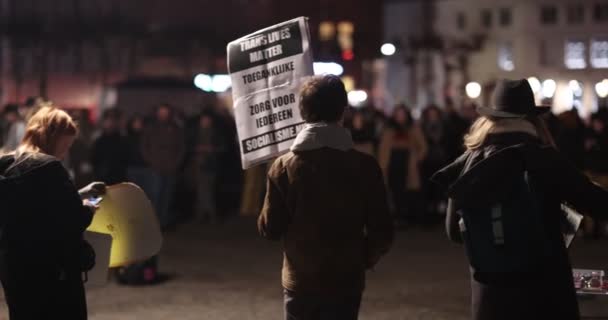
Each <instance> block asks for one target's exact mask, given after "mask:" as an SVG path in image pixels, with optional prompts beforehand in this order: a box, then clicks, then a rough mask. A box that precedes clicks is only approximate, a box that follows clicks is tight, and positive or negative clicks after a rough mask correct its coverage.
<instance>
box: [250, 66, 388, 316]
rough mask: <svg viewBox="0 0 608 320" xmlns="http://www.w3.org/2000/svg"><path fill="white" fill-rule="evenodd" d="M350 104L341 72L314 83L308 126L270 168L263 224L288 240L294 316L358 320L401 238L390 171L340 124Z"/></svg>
mask: <svg viewBox="0 0 608 320" xmlns="http://www.w3.org/2000/svg"><path fill="white" fill-rule="evenodd" d="M347 104H348V102H347V98H346V91H345V89H344V84H343V83H342V81H341V80H340V78H338V77H335V76H324V77H319V78H313V79H312V80H310V81H309V82H307V83H306V84H305V85H304V86H303V89H302V91H301V102H300V111H301V114H302V117H303V118H304V120H305V121H306V126H305V128H304V129H303V130H302V131H301V132H300V134H299V135H298V136H297V138H296V140H295V142H294V144H293V146H292V148H291V152H290V153H288V154H286V155H284V156H282V157H280V158H278V159H277V160H276V161H275V162H274V164H273V165H272V167H271V168H270V171H269V173H268V184H267V193H266V199H265V201H264V208H263V209H262V213H261V215H260V217H259V220H258V228H259V231H260V233H261V234H262V235H263V236H264V237H266V238H268V239H271V240H282V241H283V250H284V252H285V255H284V257H285V258H284V263H283V287H284V288H285V318H286V319H289V320H301V319H344V320H349V319H357V317H358V314H359V307H360V304H361V296H362V292H363V289H364V283H365V271H366V270H368V269H370V268H372V267H373V266H374V265H376V263H378V261H379V260H380V258H381V257H382V256H383V255H384V254H385V253H386V252H387V251H388V250H389V248H390V246H391V242H392V239H393V227H392V221H391V217H390V214H389V210H388V206H387V203H386V192H385V188H384V182H383V179H382V171H381V170H380V168H379V167H378V164H377V163H376V160H375V159H374V158H373V157H371V156H369V155H366V154H363V153H360V152H358V151H355V150H353V146H354V144H353V141H352V138H351V136H350V134H349V132H348V130H346V129H344V128H343V127H342V126H341V125H340V123H341V120H342V117H343V113H344V110H345V107H346V105H347Z"/></svg>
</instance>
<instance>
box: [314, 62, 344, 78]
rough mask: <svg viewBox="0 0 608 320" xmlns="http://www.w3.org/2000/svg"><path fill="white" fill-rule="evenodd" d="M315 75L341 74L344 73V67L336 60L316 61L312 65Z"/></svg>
mask: <svg viewBox="0 0 608 320" xmlns="http://www.w3.org/2000/svg"><path fill="white" fill-rule="evenodd" d="M312 67H313V70H314V71H315V75H317V76H318V75H323V74H332V75H334V76H341V75H342V74H343V73H344V67H342V65H340V64H339V63H335V62H315V63H313V65H312Z"/></svg>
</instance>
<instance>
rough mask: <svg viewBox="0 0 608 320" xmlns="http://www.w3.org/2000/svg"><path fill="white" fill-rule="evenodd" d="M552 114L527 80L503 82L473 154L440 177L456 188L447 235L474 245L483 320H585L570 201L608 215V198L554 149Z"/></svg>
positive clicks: (470, 146) (477, 303)
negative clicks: (572, 254)
mask: <svg viewBox="0 0 608 320" xmlns="http://www.w3.org/2000/svg"><path fill="white" fill-rule="evenodd" d="M549 110H550V108H548V107H537V106H535V103H534V94H533V93H532V89H531V88H530V85H529V84H528V82H527V81H526V80H525V79H524V80H519V81H510V80H502V81H500V82H499V83H498V85H497V87H496V89H495V92H494V96H493V101H492V105H491V106H490V107H483V108H478V112H479V113H480V114H481V115H482V117H481V118H479V120H477V121H476V122H475V124H473V126H472V128H471V130H470V132H469V134H468V135H467V136H466V138H465V145H466V147H467V151H466V152H465V153H464V154H463V155H462V156H461V157H460V158H458V159H457V160H456V161H455V162H453V163H452V164H450V165H449V166H448V167H446V168H444V169H442V170H441V171H439V172H438V173H437V174H436V175H435V176H434V178H433V179H434V180H435V181H437V182H438V183H440V184H441V185H443V186H445V187H447V188H448V196H449V204H448V212H447V219H446V227H447V233H448V236H449V237H450V239H452V240H454V241H458V242H464V244H465V247H466V251H467V255H468V258H469V263H470V265H471V288H472V313H473V316H472V318H473V319H475V320H485V319H487V320H512V319H519V320H532V319H560V320H574V319H579V317H580V316H579V309H578V303H577V298H576V293H575V289H574V283H573V277H572V266H571V264H570V259H569V257H568V253H567V251H566V245H565V243H564V236H563V234H562V230H563V229H562V226H563V224H564V222H565V214H564V212H563V211H562V204H563V203H567V204H568V205H570V206H572V207H573V208H574V209H576V210H578V211H580V212H581V213H586V214H589V215H592V216H596V217H597V216H602V215H603V216H605V215H606V212H608V205H607V204H606V201H605V199H606V198H607V197H608V193H607V192H606V191H605V190H604V189H602V188H601V187H599V186H597V185H595V184H593V183H592V182H591V181H589V179H588V178H587V177H586V176H585V175H583V174H582V173H581V172H579V171H578V170H577V169H576V168H575V167H574V166H572V165H571V164H570V163H569V162H568V161H567V160H566V159H565V158H564V157H563V156H562V155H561V154H560V153H558V152H557V151H556V150H555V148H554V146H553V145H552V138H551V136H550V134H549V131H548V130H547V128H546V126H545V125H544V123H543V121H542V120H541V119H540V117H539V114H541V113H543V112H548V111H549Z"/></svg>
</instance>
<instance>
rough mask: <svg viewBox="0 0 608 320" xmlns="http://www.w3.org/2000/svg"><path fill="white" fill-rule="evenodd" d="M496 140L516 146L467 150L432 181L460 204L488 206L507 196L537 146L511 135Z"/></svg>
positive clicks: (497, 145) (497, 144) (495, 145)
mask: <svg viewBox="0 0 608 320" xmlns="http://www.w3.org/2000/svg"><path fill="white" fill-rule="evenodd" d="M497 138H498V139H492V140H501V139H502V140H505V139H504V138H509V139H506V140H511V141H512V142H515V141H517V142H518V143H511V144H509V143H506V145H501V144H499V143H494V144H491V145H488V146H486V147H483V148H480V149H477V150H469V151H467V152H465V153H464V154H463V155H462V156H461V157H460V158H458V159H457V160H456V161H454V162H453V163H452V164H450V165H448V166H447V167H445V168H443V169H441V170H440V171H438V172H437V173H436V174H435V175H433V177H432V178H431V180H432V181H433V182H435V183H437V184H439V185H441V186H443V187H444V188H445V189H447V193H448V196H449V197H450V198H452V199H453V200H455V201H456V202H457V203H458V204H460V205H467V206H471V205H473V206H477V205H486V204H491V203H494V202H496V201H498V200H500V198H502V197H504V196H506V195H508V194H509V193H510V190H512V188H513V187H514V185H515V184H516V183H519V182H520V181H521V180H520V178H523V173H524V171H525V168H526V166H525V159H526V158H528V156H527V155H528V154H529V153H530V152H531V149H530V148H532V147H534V146H535V145H536V146H538V144H535V143H527V141H525V139H524V140H522V139H512V138H521V137H517V136H514V135H513V134H510V135H508V137H507V136H502V137H497ZM530 141H533V140H530ZM505 142H506V141H505Z"/></svg>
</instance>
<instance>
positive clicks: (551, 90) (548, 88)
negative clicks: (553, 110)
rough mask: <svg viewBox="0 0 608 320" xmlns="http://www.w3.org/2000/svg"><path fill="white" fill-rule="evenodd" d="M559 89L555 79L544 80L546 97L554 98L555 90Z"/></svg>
mask: <svg viewBox="0 0 608 320" xmlns="http://www.w3.org/2000/svg"><path fill="white" fill-rule="evenodd" d="M556 89H557V83H556V82H555V80H553V79H547V80H545V81H543V88H542V91H543V97H545V98H549V99H550V98H553V96H554V95H555V90H556Z"/></svg>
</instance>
